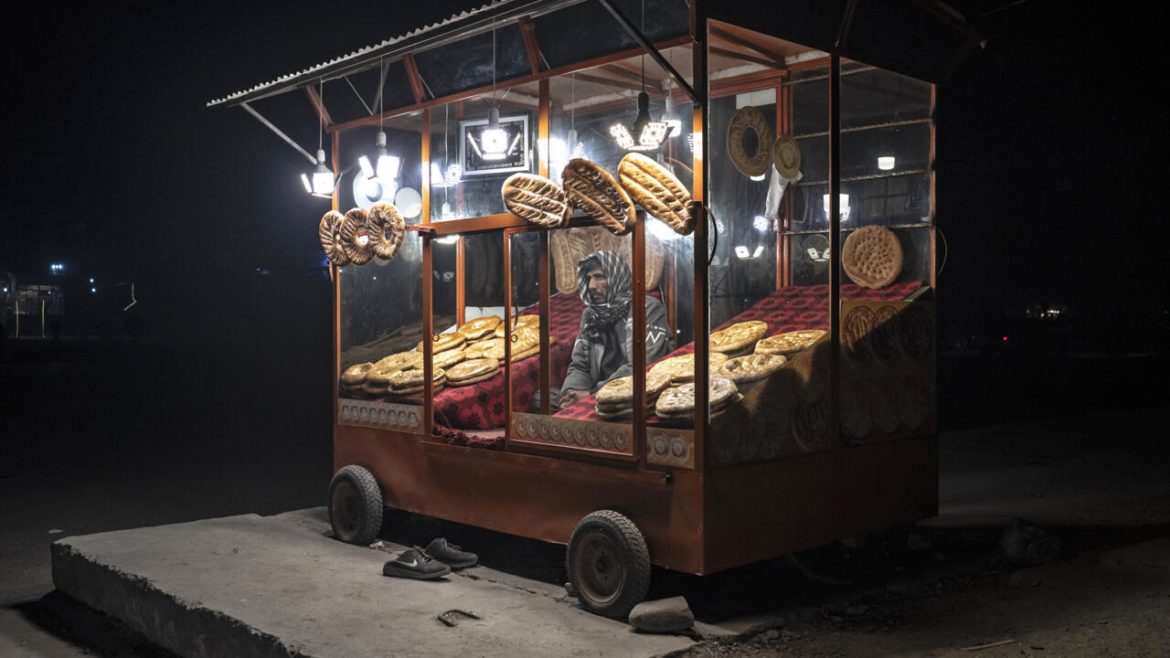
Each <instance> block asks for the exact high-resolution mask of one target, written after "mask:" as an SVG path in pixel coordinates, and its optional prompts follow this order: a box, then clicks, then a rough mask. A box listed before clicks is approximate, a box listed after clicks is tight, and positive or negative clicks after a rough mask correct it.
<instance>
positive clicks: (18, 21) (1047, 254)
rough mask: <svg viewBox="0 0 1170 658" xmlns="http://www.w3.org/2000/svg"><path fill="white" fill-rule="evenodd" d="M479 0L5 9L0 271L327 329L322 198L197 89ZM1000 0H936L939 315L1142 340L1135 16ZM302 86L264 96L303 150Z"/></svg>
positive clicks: (308, 336)
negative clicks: (943, 33)
mask: <svg viewBox="0 0 1170 658" xmlns="http://www.w3.org/2000/svg"><path fill="white" fill-rule="evenodd" d="M476 4H477V3H475V2H466V3H439V2H432V3H375V2H352V3H345V4H336V3H330V4H329V5H328V6H326V5H315V6H314V5H310V4H308V3H282V4H280V5H279V10H277V9H276V5H272V4H267V5H253V6H241V3H224V2H215V3H199V4H189V5H183V6H171V5H169V4H168V5H160V4H158V3H145V2H123V3H116V4H110V5H107V6H104V7H100V8H99V7H96V6H93V5H87V6H83V7H82V8H80V9H78V10H75V11H69V12H64V11H60V10H55V9H52V8H49V7H46V6H43V5H41V6H35V7H34V6H15V7H13V6H9V7H6V9H5V12H6V19H5V23H6V26H7V27H8V29H7V30H6V32H7V38H6V39H5V41H4V45H3V47H4V48H5V50H6V52H5V61H7V62H9V63H10V66H9V67H7V76H8V79H7V80H6V87H7V88H8V90H9V93H8V94H6V96H7V97H8V102H7V103H5V104H4V112H5V119H6V120H5V122H4V124H5V125H6V126H7V127H8V128H9V131H8V135H7V136H6V138H5V139H4V140H3V146H2V147H0V148H2V150H3V153H4V158H3V164H4V176H5V179H6V180H7V181H9V183H7V184H6V185H5V186H4V195H3V200H2V202H0V203H2V210H0V217H2V218H3V222H4V223H5V224H8V225H13V224H17V225H19V226H21V229H20V232H21V234H22V235H25V236H26V237H28V236H32V237H31V238H29V239H22V240H21V241H20V244H19V245H16V246H14V245H13V244H5V245H3V246H2V247H0V260H3V261H4V262H6V263H11V265H8V266H6V267H0V270H2V269H14V270H17V271H20V272H26V273H27V272H33V273H37V272H44V271H47V264H48V263H49V262H58V261H63V262H66V263H68V264H69V267H70V272H71V273H72V274H74V275H79V276H96V277H98V279H99V283H102V284H107V285H108V284H113V283H117V282H124V281H135V282H136V285H137V292H138V299H139V300H140V306H139V309H138V312H139V313H140V314H141V317H142V320H143V322H144V323H145V325H146V327H147V331H148V332H149V334H150V335H152V336H155V337H164V336H165V337H176V338H192V339H197V340H205V339H210V340H242V339H245V338H246V336H247V335H249V334H252V335H255V334H257V333H261V332H263V333H265V334H269V333H272V332H276V331H279V332H281V333H283V334H285V335H286V336H287V335H289V332H292V334H293V337H292V338H293V339H296V340H302V341H309V342H316V341H322V340H327V336H328V331H329V329H328V313H327V310H326V309H327V304H328V296H329V290H328V287H327V282H326V280H325V278H324V270H323V269H322V268H321V267H320V265H321V257H320V250H319V246H318V244H317V240H316V231H315V226H316V221H317V218H318V217H320V214H321V212H322V211H323V210H324V209H326V208H327V205H326V203H325V202H322V201H320V200H316V199H311V198H309V197H308V196H307V195H305V194H304V192H303V189H302V188H301V187H300V182H299V180H298V178H297V177H298V175H299V174H300V173H301V172H302V171H306V170H307V169H308V167H307V163H306V162H305V160H304V159H303V158H302V157H301V156H300V155H299V154H297V153H295V152H294V151H293V150H292V149H290V148H289V147H288V146H287V145H285V144H284V143H283V142H281V141H280V140H279V139H278V138H277V137H276V136H275V135H273V134H272V133H270V132H269V131H268V130H267V129H265V128H264V127H262V126H261V125H260V124H259V123H258V122H256V121H255V120H254V119H253V118H252V117H250V116H248V115H247V114H246V113H245V112H243V111H242V110H240V109H235V108H234V109H207V108H205V107H204V104H205V103H206V101H208V100H210V99H212V98H218V97H222V96H224V95H226V94H227V93H229V92H232V91H235V90H237V89H242V88H245V87H248V86H251V85H253V84H255V83H258V82H261V81H267V80H271V79H273V78H275V77H277V76H279V75H282V74H285V73H288V72H291V71H294V70H298V69H301V68H305V67H308V66H311V65H313V64H316V63H319V62H321V61H324V60H326V59H329V58H331V57H334V56H337V55H340V54H343V53H347V52H350V51H352V50H354V49H356V48H358V47H361V46H365V45H369V44H372V43H375V42H377V41H380V40H382V39H385V38H388V37H390V36H393V35H397V34H400V33H402V32H405V31H407V30H409V29H411V28H413V27H416V26H419V25H423V24H425V23H428V22H431V21H434V20H439V19H441V18H443V17H446V16H448V15H450V14H451V13H454V12H455V11H458V10H460V9H463V8H467V7H471V6H475V5H476ZM1009 4H1010V3H1008V2H1006V1H1005V0H999V1H997V2H985V1H971V2H960V3H957V4H956V6H957V7H958V8H959V9H960V10H963V11H965V12H967V13H968V16H969V18H970V19H971V20H972V21H973V22H974V23H975V24H977V25H979V26H980V28H981V29H982V30H983V32H984V34H985V35H986V37H987V46H986V48H984V49H982V50H977V51H975V52H974V53H973V54H972V55H971V57H970V58H969V60H968V61H967V62H966V63H965V64H964V65H963V66H962V67H961V68H960V69H958V71H957V72H956V74H955V76H954V77H953V78H952V79H951V80H949V81H947V82H946V83H944V84H943V85H942V86H941V87H940V91H939V99H940V100H939V115H938V128H939V147H938V172H939V176H938V181H939V187H938V209H939V215H938V217H939V225H940V227H942V229H943V231H944V233H945V236H946V239H947V243H948V245H949V252H948V254H947V261H946V269H945V271H944V272H943V274H942V276H941V278H940V286H939V288H940V322H941V325H942V328H943V331H944V333H949V334H952V335H953V334H956V333H964V332H981V333H984V334H989V335H990V334H998V333H1000V332H1001V331H1003V330H1004V323H1005V322H1007V323H1010V320H1004V319H1003V317H1004V316H1005V315H1007V316H1012V315H1013V314H1015V315H1019V314H1020V313H1022V309H1023V308H1024V307H1025V306H1026V305H1027V304H1029V303H1045V304H1059V305H1063V306H1065V307H1067V308H1068V309H1069V311H1070V315H1072V316H1073V317H1076V318H1079V320H1078V324H1077V331H1080V332H1082V333H1085V334H1086V335H1090V334H1091V335H1094V336H1098V337H1099V336H1100V335H1102V334H1103V333H1104V334H1108V333H1109V332H1111V331H1112V332H1114V334H1117V333H1121V334H1123V335H1122V337H1121V340H1123V341H1127V340H1128V339H1129V338H1130V337H1133V336H1138V335H1140V340H1136V341H1135V343H1134V349H1138V348H1139V347H1143V346H1145V347H1148V346H1150V345H1159V344H1162V343H1163V341H1164V339H1165V337H1166V325H1167V320H1166V309H1167V307H1168V305H1170V303H1168V294H1167V281H1168V280H1170V277H1167V276H1166V274H1165V270H1164V267H1165V265H1164V262H1165V253H1166V248H1165V246H1164V243H1161V242H1159V241H1158V240H1156V239H1154V238H1155V237H1156V236H1159V235H1161V234H1163V233H1164V232H1165V231H1164V230H1163V228H1162V225H1163V224H1164V222H1165V217H1166V210H1165V207H1164V206H1165V203H1164V199H1163V197H1164V195H1163V194H1161V190H1163V189H1164V188H1165V187H1166V177H1165V174H1166V173H1167V171H1166V170H1167V167H1166V166H1165V165H1164V164H1163V163H1164V156H1163V155H1162V154H1163V152H1164V151H1165V146H1166V142H1167V140H1166V136H1165V134H1166V129H1165V126H1166V123H1167V116H1166V114H1167V110H1166V107H1165V105H1164V104H1160V103H1159V101H1158V97H1159V96H1160V95H1162V94H1163V93H1164V92H1165V91H1166V89H1165V87H1166V86H1167V85H1166V83H1165V80H1164V71H1162V70H1161V66H1160V65H1161V59H1163V58H1162V57H1161V50H1160V46H1159V43H1160V41H1159V39H1158V38H1157V35H1155V34H1154V30H1155V29H1156V26H1155V25H1154V24H1153V23H1154V21H1151V20H1144V19H1142V18H1141V17H1138V18H1133V17H1110V16H1108V15H1103V12H1101V10H1100V9H1099V8H1098V9H1093V10H1090V9H1075V10H1074V9H1067V8H1064V7H1062V9H1061V11H1055V10H1054V9H1052V5H1051V4H1050V3H1043V2H1036V1H1032V2H1025V3H1022V4H1010V6H1008V5H1009ZM1005 6H1006V8H1004V9H1002V10H1000V11H994V10H996V9H997V8H1001V7H1005ZM326 11H328V12H329V13H325V12H326ZM986 12H991V13H990V14H987V13H986ZM856 29H864V26H857V28H856ZM297 95H298V96H299V94H297ZM302 100H303V96H301V97H300V98H297V99H295V100H292V99H286V100H285V101H284V102H276V103H272V104H271V105H270V106H264V105H261V107H262V109H263V108H265V107H268V108H270V109H269V110H267V111H266V113H269V116H270V118H272V119H273V120H274V121H276V123H277V124H278V125H280V126H281V127H282V128H285V129H286V130H287V132H289V133H290V134H291V135H292V136H293V137H294V138H295V139H297V140H298V142H299V143H301V144H302V145H303V146H306V147H307V148H309V149H310V150H312V148H313V147H314V146H315V144H316V134H315V128H316V126H315V123H314V122H313V119H312V115H311V114H309V110H308V105H307V103H304V102H300V101H302ZM294 106H295V107H294ZM3 235H5V236H11V235H14V233H13V232H11V231H10V230H8V229H6V230H5V233H4V234H3ZM6 241H8V239H7V237H6ZM940 259H941V254H940ZM257 268H259V270H260V272H258V271H257ZM265 272H266V273H267V274H266V275H264V274H263V273H265ZM261 279H262V280H261ZM102 290H103V293H102V294H103V295H106V294H108V295H110V296H111V298H115V297H116V298H117V300H118V301H119V302H120V301H121V299H122V296H123V295H125V290H124V289H122V288H117V287H110V288H102ZM290 320H291V321H290ZM1119 329H1120V332H1119V331H1118V330H1119ZM944 338H946V336H945V335H944ZM1143 348H1144V347H1143Z"/></svg>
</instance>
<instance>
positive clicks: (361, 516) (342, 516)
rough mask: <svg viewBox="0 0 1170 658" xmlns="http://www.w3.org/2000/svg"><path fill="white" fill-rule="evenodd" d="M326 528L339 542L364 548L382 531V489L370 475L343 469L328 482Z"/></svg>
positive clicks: (352, 468)
mask: <svg viewBox="0 0 1170 658" xmlns="http://www.w3.org/2000/svg"><path fill="white" fill-rule="evenodd" d="M329 524H330V525H332V526H333V534H334V536H336V537H337V538H338V539H340V540H341V541H343V542H347V543H350V544H359V545H363V546H364V545H366V544H369V543H370V542H372V541H374V539H376V538H377V536H378V531H379V530H381V529H382V489H381V488H379V487H378V481H377V480H375V479H374V474H373V473H370V472H369V471H368V470H366V469H364V468H362V467H361V466H353V465H350V466H345V467H343V468H342V469H341V470H339V471H337V473H336V474H334V476H333V480H332V481H330V482H329Z"/></svg>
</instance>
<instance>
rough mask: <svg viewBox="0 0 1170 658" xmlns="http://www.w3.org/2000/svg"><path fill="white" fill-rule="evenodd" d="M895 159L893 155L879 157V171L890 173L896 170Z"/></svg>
mask: <svg viewBox="0 0 1170 658" xmlns="http://www.w3.org/2000/svg"><path fill="white" fill-rule="evenodd" d="M894 163H895V159H894V156H892V155H879V156H878V159H877V165H878V169H881V170H882V171H890V170H891V169H893V168H894Z"/></svg>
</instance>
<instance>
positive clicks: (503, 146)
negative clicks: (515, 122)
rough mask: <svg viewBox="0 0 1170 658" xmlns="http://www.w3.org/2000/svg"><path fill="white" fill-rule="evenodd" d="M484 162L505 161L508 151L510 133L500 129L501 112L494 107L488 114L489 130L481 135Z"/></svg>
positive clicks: (485, 130) (484, 130) (486, 129)
mask: <svg viewBox="0 0 1170 658" xmlns="http://www.w3.org/2000/svg"><path fill="white" fill-rule="evenodd" d="M479 143H480V145H481V146H482V147H483V159H484V160H503V159H504V155H505V154H507V151H508V133H507V132H505V131H504V129H503V128H501V127H500V110H499V108H495V107H493V108H492V109H491V111H489V112H488V124H487V128H484V129H483V131H481V132H480V133H479Z"/></svg>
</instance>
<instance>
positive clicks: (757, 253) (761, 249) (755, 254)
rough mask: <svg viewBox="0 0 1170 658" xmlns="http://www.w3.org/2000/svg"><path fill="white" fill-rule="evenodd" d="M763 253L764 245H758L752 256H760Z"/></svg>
mask: <svg viewBox="0 0 1170 658" xmlns="http://www.w3.org/2000/svg"><path fill="white" fill-rule="evenodd" d="M762 253H764V245H762V244H759V245H756V250H755V251H754V252H753V253H752V258H759V257H760V254H762Z"/></svg>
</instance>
